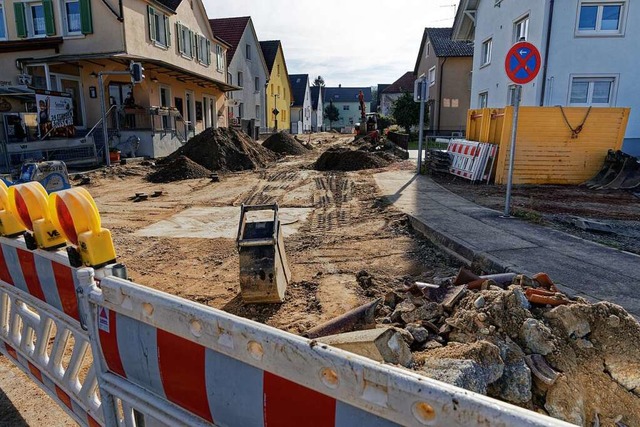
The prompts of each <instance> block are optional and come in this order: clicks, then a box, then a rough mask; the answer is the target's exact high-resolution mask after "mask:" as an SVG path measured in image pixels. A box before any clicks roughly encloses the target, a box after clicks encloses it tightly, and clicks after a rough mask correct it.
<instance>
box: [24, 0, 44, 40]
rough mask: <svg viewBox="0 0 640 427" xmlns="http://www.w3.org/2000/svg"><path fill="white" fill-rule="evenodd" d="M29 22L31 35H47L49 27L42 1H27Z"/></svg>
mask: <svg viewBox="0 0 640 427" xmlns="http://www.w3.org/2000/svg"><path fill="white" fill-rule="evenodd" d="M27 15H28V16H27V24H28V26H29V35H30V36H31V37H39V36H46V35H47V29H46V25H45V22H44V6H43V5H42V3H27Z"/></svg>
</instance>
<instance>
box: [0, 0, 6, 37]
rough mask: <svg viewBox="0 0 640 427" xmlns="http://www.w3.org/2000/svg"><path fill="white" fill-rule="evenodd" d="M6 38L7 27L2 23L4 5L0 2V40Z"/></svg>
mask: <svg viewBox="0 0 640 427" xmlns="http://www.w3.org/2000/svg"><path fill="white" fill-rule="evenodd" d="M6 38H7V27H6V26H5V22H4V3H3V2H0V40H4V39H6Z"/></svg>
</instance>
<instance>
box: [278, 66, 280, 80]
mask: <svg viewBox="0 0 640 427" xmlns="http://www.w3.org/2000/svg"><path fill="white" fill-rule="evenodd" d="M278 77H280V64H278Z"/></svg>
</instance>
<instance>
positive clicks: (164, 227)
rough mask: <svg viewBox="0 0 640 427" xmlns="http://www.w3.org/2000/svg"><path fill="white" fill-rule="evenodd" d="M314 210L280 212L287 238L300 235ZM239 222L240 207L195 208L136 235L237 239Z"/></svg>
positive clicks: (257, 215)
mask: <svg viewBox="0 0 640 427" xmlns="http://www.w3.org/2000/svg"><path fill="white" fill-rule="evenodd" d="M312 210H313V209H311V208H280V209H279V210H278V217H279V218H280V222H281V224H282V232H283V234H284V236H285V237H288V236H291V235H292V234H295V233H297V232H298V229H299V228H300V227H301V226H302V224H304V222H305V221H306V220H307V217H308V216H309V214H310V213H311V211H312ZM270 214H271V215H270ZM272 215H273V214H272V213H270V211H258V212H250V214H249V215H247V219H248V220H249V221H257V220H264V219H268V218H272V217H273V216H272ZM239 221H240V208H239V207H233V206H224V207H195V208H189V209H185V210H184V211H182V212H180V213H178V214H176V215H174V216H172V217H171V218H169V219H166V220H163V221H160V222H157V223H155V224H152V225H150V226H148V227H145V228H143V229H141V230H138V231H137V232H136V233H135V234H136V236H141V237H171V238H179V237H182V238H199V239H218V238H225V239H235V238H236V236H237V234H238V222H239Z"/></svg>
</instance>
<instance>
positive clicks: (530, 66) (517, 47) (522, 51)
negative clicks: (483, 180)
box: [504, 42, 542, 218]
mask: <svg viewBox="0 0 640 427" xmlns="http://www.w3.org/2000/svg"><path fill="white" fill-rule="evenodd" d="M541 65H542V60H541V58H540V52H539V51H538V49H537V48H536V47H535V46H534V45H532V44H531V43H527V42H519V43H516V44H514V45H513V46H512V47H511V49H509V52H507V57H506V58H505V61H504V68H505V70H506V72H507V76H508V77H509V79H511V81H512V82H514V83H515V84H516V90H515V100H514V103H513V104H514V105H513V124H512V126H511V147H510V151H509V176H508V177H507V195H506V199H505V204H504V217H506V218H508V217H509V216H510V215H511V187H512V185H513V168H514V164H515V158H516V139H517V134H518V114H519V111H520V101H521V100H522V85H524V84H527V83H529V82H531V81H532V80H533V79H535V78H536V76H537V75H538V73H539V72H540V66H541Z"/></svg>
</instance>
